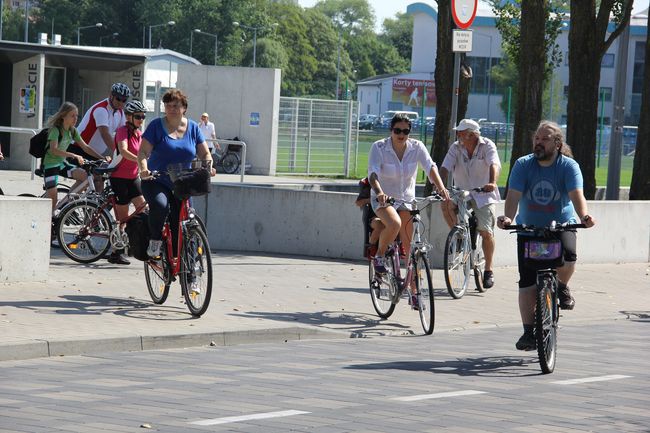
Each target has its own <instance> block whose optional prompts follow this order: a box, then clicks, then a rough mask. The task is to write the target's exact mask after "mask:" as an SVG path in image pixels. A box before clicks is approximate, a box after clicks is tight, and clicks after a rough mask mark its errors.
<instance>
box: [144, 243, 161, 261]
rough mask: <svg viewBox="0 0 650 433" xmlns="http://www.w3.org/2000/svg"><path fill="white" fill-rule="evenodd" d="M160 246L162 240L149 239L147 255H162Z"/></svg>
mask: <svg viewBox="0 0 650 433" xmlns="http://www.w3.org/2000/svg"><path fill="white" fill-rule="evenodd" d="M160 247H162V241H155V240H153V239H151V240H150V241H149V248H147V255H148V256H149V257H160Z"/></svg>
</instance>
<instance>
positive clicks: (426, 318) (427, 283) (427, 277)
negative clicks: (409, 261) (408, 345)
mask: <svg viewBox="0 0 650 433" xmlns="http://www.w3.org/2000/svg"><path fill="white" fill-rule="evenodd" d="M414 263H415V269H414V271H415V274H414V276H413V277H414V278H415V285H416V287H417V290H418V306H419V310H420V322H421V323H422V329H424V333H425V334H426V335H431V334H432V333H433V326H434V324H435V321H436V310H435V305H434V297H433V282H432V280H431V269H430V268H429V257H428V256H427V255H426V253H418V254H416V257H415V258H414Z"/></svg>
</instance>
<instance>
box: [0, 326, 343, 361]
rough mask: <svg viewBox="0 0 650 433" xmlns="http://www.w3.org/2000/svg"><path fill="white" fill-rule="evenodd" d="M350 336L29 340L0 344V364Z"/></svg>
mask: <svg viewBox="0 0 650 433" xmlns="http://www.w3.org/2000/svg"><path fill="white" fill-rule="evenodd" d="M353 337H355V336H354V335H353V333H349V332H341V331H332V330H324V329H317V328H309V327H299V326H293V327H286V328H270V329H255V330H237V331H224V332H208V333H196V334H177V335H153V336H152V335H142V336H124V337H111V338H86V339H74V340H72V339H69V340H58V339H53V340H29V341H18V342H11V343H7V344H0V361H17V360H24V359H34V358H47V357H51V356H73V355H96V354H100V353H107V352H131V351H143V350H160V349H179V348H186V347H197V346H235V345H238V344H252V343H281V342H287V341H293V340H313V339H337V338H353Z"/></svg>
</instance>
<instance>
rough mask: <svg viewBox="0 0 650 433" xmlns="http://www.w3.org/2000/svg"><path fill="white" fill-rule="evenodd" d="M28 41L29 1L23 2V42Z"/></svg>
mask: <svg viewBox="0 0 650 433" xmlns="http://www.w3.org/2000/svg"><path fill="white" fill-rule="evenodd" d="M28 39H29V0H26V1H25V42H27V40H28ZM77 45H79V44H77Z"/></svg>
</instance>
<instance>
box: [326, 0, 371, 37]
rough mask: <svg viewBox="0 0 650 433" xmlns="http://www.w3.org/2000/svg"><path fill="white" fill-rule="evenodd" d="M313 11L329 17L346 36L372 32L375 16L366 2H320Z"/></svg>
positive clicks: (330, 0) (365, 0)
mask: <svg viewBox="0 0 650 433" xmlns="http://www.w3.org/2000/svg"><path fill="white" fill-rule="evenodd" d="M314 9H316V10H318V11H320V12H322V13H323V14H325V15H327V16H328V17H330V18H331V19H332V20H333V21H334V22H335V23H336V24H337V26H341V28H343V29H344V30H345V31H346V33H348V34H357V33H363V32H368V31H372V29H373V27H374V26H375V14H374V12H373V10H372V8H371V7H370V4H368V0H321V1H319V2H318V3H316V6H314Z"/></svg>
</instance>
